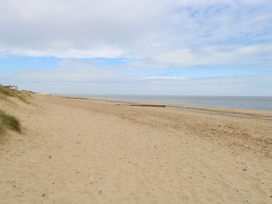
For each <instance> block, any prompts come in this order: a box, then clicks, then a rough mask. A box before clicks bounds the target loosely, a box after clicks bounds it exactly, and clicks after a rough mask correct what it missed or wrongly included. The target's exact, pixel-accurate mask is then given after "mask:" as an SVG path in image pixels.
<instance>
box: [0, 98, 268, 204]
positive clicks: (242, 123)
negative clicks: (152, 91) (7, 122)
mask: <svg viewBox="0 0 272 204" xmlns="http://www.w3.org/2000/svg"><path fill="white" fill-rule="evenodd" d="M0 105H1V109H3V110H4V111H5V112H7V113H10V114H12V115H16V116H17V117H18V118H19V119H20V121H21V123H22V127H23V130H22V133H21V134H18V133H15V132H11V131H10V132H7V134H6V135H3V136H1V137H2V138H1V140H0V141H1V144H0V189H1V191H0V203H1V204H2V203H57V204H61V203H64V204H68V203H79V204H84V203H139V204H140V203H158V204H159V203H161V204H164V203H271V202H272V120H265V119H261V118H246V117H244V118H243V117H238V116H236V115H220V114H214V113H213V114H210V113H209V112H196V111H191V110H181V109H177V108H171V107H164V106H162V107H160V106H154V107H152V106H131V105H130V104H127V103H117V102H111V101H99V100H86V99H80V98H65V97H57V96H45V95H44V96H42V95H33V97H32V99H31V102H30V103H29V104H26V103H23V102H19V101H17V102H16V103H10V102H4V101H1V103H0Z"/></svg>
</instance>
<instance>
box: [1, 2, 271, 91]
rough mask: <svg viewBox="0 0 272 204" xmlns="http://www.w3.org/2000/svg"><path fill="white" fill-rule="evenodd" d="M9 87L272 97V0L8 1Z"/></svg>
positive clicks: (4, 57)
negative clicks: (14, 85)
mask: <svg viewBox="0 0 272 204" xmlns="http://www.w3.org/2000/svg"><path fill="white" fill-rule="evenodd" d="M0 11H1V12H0V83H2V84H16V85H18V86H19V88H20V89H27V90H33V91H38V92H46V93H56V94H73V95H76V94H77V95H81V94H84V95H85V94H90V95H91V94H95V95H98V94H101V95H110V94H112V95H113V94H120V95H121V94H132V95H215V96H217V95H225V96H228V95H229V96H272V23H271V22H272V1H271V0H125V1H124V0H69V1H67V0H46V1H42V0H24V1H20V0H0Z"/></svg>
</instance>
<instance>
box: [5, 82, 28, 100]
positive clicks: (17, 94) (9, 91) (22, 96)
mask: <svg viewBox="0 0 272 204" xmlns="http://www.w3.org/2000/svg"><path fill="white" fill-rule="evenodd" d="M29 96H30V94H28V93H25V92H21V91H17V90H13V89H9V88H6V87H3V86H0V98H2V99H5V98H6V97H14V98H18V99H19V100H21V101H23V102H25V103H29V102H28V100H27V98H28V97H29Z"/></svg>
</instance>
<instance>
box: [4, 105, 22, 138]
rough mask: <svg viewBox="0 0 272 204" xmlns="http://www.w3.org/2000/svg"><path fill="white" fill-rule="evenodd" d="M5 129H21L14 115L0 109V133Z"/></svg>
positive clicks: (19, 130)
mask: <svg viewBox="0 0 272 204" xmlns="http://www.w3.org/2000/svg"><path fill="white" fill-rule="evenodd" d="M7 129H9V130H13V131H16V132H18V133H20V132H21V129H22V128H21V123H20V121H19V120H18V119H17V118H15V117H14V116H11V115H9V114H6V113H5V112H3V111H1V110H0V134H2V133H4V132H5V131H6V130H7Z"/></svg>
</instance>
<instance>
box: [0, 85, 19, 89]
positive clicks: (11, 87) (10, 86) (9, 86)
mask: <svg viewBox="0 0 272 204" xmlns="http://www.w3.org/2000/svg"><path fill="white" fill-rule="evenodd" d="M1 86H2V87H4V88H8V89H13V90H17V89H18V87H17V86H13V85H10V84H9V85H2V84H0V87H1Z"/></svg>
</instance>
